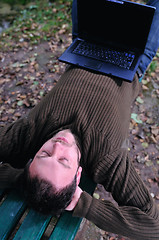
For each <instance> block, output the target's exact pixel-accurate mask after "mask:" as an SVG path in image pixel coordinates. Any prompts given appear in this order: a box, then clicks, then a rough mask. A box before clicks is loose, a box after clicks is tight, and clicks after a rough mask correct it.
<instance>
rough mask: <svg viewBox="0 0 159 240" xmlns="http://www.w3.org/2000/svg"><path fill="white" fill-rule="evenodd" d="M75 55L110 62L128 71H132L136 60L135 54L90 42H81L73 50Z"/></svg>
mask: <svg viewBox="0 0 159 240" xmlns="http://www.w3.org/2000/svg"><path fill="white" fill-rule="evenodd" d="M73 53H76V54H79V55H84V56H87V57H90V58H94V59H97V60H101V61H104V62H109V63H112V64H115V65H117V66H120V67H122V68H126V69H130V67H131V65H132V62H133V60H134V58H135V55H134V54H133V53H128V52H121V51H116V50H112V49H108V48H102V47H100V46H97V45H94V44H91V43H88V42H87V43H86V42H80V43H79V44H78V45H77V47H76V48H75V49H74V50H73Z"/></svg>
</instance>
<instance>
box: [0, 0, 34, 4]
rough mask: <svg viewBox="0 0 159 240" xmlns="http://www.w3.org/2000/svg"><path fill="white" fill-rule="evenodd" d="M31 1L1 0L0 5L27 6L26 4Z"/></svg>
mask: <svg viewBox="0 0 159 240" xmlns="http://www.w3.org/2000/svg"><path fill="white" fill-rule="evenodd" d="M30 1H31V0H1V2H2V3H8V4H10V5H13V4H22V5H24V4H27V3H28V2H30Z"/></svg>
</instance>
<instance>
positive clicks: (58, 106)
mask: <svg viewBox="0 0 159 240" xmlns="http://www.w3.org/2000/svg"><path fill="white" fill-rule="evenodd" d="M138 91H139V83H138V79H137V77H136V76H135V79H134V81H133V82H132V83H129V82H126V81H122V80H121V79H117V78H110V77H108V76H105V75H101V74H97V73H92V72H89V71H86V70H82V69H79V68H75V67H70V68H68V69H67V71H66V72H65V73H64V74H63V76H62V77H61V79H60V80H59V81H58V83H57V84H56V86H55V87H54V88H53V89H52V91H51V92H50V93H49V94H48V95H47V96H46V97H45V98H44V99H43V100H42V101H41V102H40V104H38V105H37V106H36V107H35V108H34V109H33V110H31V112H30V113H29V115H28V116H27V117H25V118H24V119H21V120H19V121H18V122H16V123H14V124H12V125H9V126H8V127H5V128H3V129H1V131H0V157H1V159H3V161H4V162H9V163H11V164H12V165H18V166H19V167H21V166H24V165H25V164H26V162H27V161H28V159H30V158H31V157H33V156H34V155H35V153H36V152H37V151H38V150H39V148H40V147H41V146H42V144H43V143H44V142H45V141H46V140H48V139H49V138H50V137H52V136H53V135H54V134H55V133H56V132H57V131H59V130H61V129H66V128H69V129H71V130H72V132H73V133H75V134H76V135H77V137H78V138H79V139H80V144H81V151H82V159H81V165H82V167H83V170H84V171H85V172H87V173H88V174H89V175H90V176H91V177H92V178H93V180H94V181H95V182H96V183H101V184H103V186H104V187H105V189H106V190H107V191H109V192H111V193H112V196H113V198H114V199H115V200H116V202H117V203H118V205H119V207H116V206H115V205H114V204H113V203H111V202H108V201H99V200H95V199H93V198H92V197H91V196H89V195H88V194H86V193H83V194H82V195H81V198H80V200H79V202H78V204H77V206H76V208H75V210H74V213H73V214H74V215H75V216H82V217H86V218H87V219H89V220H91V221H92V222H94V223H95V224H97V225H98V226H99V227H100V228H103V229H104V230H106V231H112V232H114V233H118V234H121V235H126V236H128V237H131V238H132V239H135V240H137V239H139V240H158V239H159V213H158V210H157V208H156V206H155V204H154V203H153V200H152V198H151V196H150V195H149V193H148V191H147V189H146V187H145V185H144V184H143V183H142V181H141V179H140V178H139V176H138V175H137V173H136V171H135V169H134V167H133V165H132V163H131V161H130V159H129V156H128V151H127V148H126V145H125V142H126V139H127V137H128V129H129V121H130V113H131V104H132V102H133V100H134V99H135V97H136V96H137V94H138ZM5 181H9V179H4V178H1V176H0V182H1V183H2V182H4V184H5Z"/></svg>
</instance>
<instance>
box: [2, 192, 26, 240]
mask: <svg viewBox="0 0 159 240" xmlns="http://www.w3.org/2000/svg"><path fill="white" fill-rule="evenodd" d="M25 208H26V204H25V203H24V201H23V200H22V199H21V198H20V197H19V196H17V194H16V193H14V192H11V193H9V194H8V196H7V198H6V199H5V200H4V202H3V203H2V205H1V206H0V216H1V217H0V239H1V240H5V239H7V237H8V236H9V234H10V233H11V231H12V229H13V228H14V227H15V226H16V224H17V222H18V221H19V219H20V217H21V216H22V214H23V212H24V210H25Z"/></svg>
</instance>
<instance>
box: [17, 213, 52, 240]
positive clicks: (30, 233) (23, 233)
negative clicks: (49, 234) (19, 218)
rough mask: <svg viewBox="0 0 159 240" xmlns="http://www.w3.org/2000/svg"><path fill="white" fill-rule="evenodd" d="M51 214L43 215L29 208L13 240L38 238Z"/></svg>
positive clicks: (35, 239)
mask: <svg viewBox="0 0 159 240" xmlns="http://www.w3.org/2000/svg"><path fill="white" fill-rule="evenodd" d="M50 219H51V216H49V217H48V216H44V215H41V214H40V213H38V212H36V211H34V210H32V209H31V210H30V211H29V213H28V215H27V216H26V218H25V219H24V221H23V223H22V225H21V226H20V228H19V230H18V231H17V233H16V235H15V237H14V240H31V239H33V240H39V239H40V238H41V236H42V235H43V233H44V231H45V229H46V227H47V226H48V224H49V221H50Z"/></svg>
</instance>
